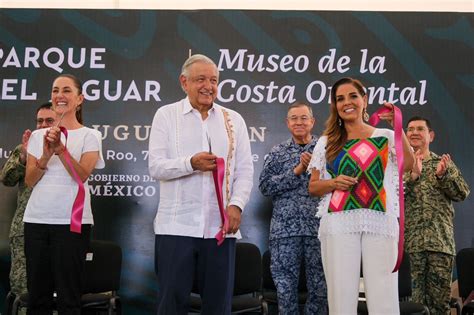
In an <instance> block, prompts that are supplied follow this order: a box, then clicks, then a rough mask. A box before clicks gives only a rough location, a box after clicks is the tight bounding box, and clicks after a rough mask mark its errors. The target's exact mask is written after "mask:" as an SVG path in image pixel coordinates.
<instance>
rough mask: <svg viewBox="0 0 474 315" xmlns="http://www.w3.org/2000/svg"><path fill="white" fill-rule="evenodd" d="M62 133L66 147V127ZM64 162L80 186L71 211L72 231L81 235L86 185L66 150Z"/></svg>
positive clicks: (62, 129)
mask: <svg viewBox="0 0 474 315" xmlns="http://www.w3.org/2000/svg"><path fill="white" fill-rule="evenodd" d="M59 129H60V130H61V132H62V133H63V134H64V136H65V137H66V142H65V144H64V146H66V144H67V129H66V128H64V127H62V126H61V127H59ZM64 160H65V161H66V164H67V166H68V168H69V170H70V171H71V173H72V175H73V178H74V180H75V181H76V183H77V185H78V186H79V189H78V191H77V195H76V199H75V200H74V203H73V205H72V211H71V227H70V231H71V232H75V233H79V234H80V233H81V227H82V212H83V210H84V200H85V198H86V193H85V190H84V183H83V182H82V180H81V178H80V177H79V175H78V174H77V172H76V170H75V169H74V167H73V166H72V162H71V157H70V155H69V152H68V151H67V150H64Z"/></svg>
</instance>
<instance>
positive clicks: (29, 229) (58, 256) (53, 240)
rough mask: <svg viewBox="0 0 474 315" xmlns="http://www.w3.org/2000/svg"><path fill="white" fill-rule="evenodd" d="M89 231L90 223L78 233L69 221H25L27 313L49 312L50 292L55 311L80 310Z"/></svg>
mask: <svg viewBox="0 0 474 315" xmlns="http://www.w3.org/2000/svg"><path fill="white" fill-rule="evenodd" d="M90 233H91V225H82V233H81V234H78V233H73V232H70V231H69V225H54V224H37V223H25V255H26V271H27V275H28V277H27V286H28V293H29V301H28V312H27V314H29V315H30V314H34V315H42V314H48V315H50V314H52V310H53V292H56V293H57V299H56V303H57V310H58V313H59V314H61V315H62V314H80V312H81V295H82V287H83V285H84V266H85V259H86V253H87V250H88V249H89V244H90Z"/></svg>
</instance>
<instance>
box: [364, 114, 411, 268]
mask: <svg viewBox="0 0 474 315" xmlns="http://www.w3.org/2000/svg"><path fill="white" fill-rule="evenodd" d="M391 111H392V110H391V109H389V108H387V107H385V106H381V107H380V108H379V109H378V110H377V111H376V112H375V113H374V114H372V116H371V117H370V119H369V124H371V125H372V126H374V127H375V126H376V125H377V124H378V123H379V122H380V118H379V116H378V115H379V114H383V113H388V112H391ZM393 113H394V117H393V118H394V119H393V129H394V132H395V153H396V155H397V166H398V202H399V205H400V220H399V224H398V225H399V236H398V237H399V238H398V256H397V262H396V264H395V268H394V269H393V271H392V272H397V271H398V269H399V268H400V264H401V263H402V259H403V243H404V239H405V236H404V227H405V214H404V208H405V201H404V200H405V199H404V193H403V159H404V158H403V142H402V135H403V125H402V124H403V118H402V112H401V111H400V109H399V108H398V107H396V106H393Z"/></svg>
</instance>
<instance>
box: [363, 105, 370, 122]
mask: <svg viewBox="0 0 474 315" xmlns="http://www.w3.org/2000/svg"><path fill="white" fill-rule="evenodd" d="M364 121H365V122H368V121H369V113H367V108H364Z"/></svg>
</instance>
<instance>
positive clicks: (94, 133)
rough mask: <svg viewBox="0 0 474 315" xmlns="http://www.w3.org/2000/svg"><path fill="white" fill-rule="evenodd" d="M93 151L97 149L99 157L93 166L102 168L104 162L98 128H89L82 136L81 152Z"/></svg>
mask: <svg viewBox="0 0 474 315" xmlns="http://www.w3.org/2000/svg"><path fill="white" fill-rule="evenodd" d="M95 151H99V159H98V160H97V163H96V165H95V168H96V169H101V168H104V167H105V162H104V156H103V155H102V134H101V133H100V131H98V130H95V129H90V130H88V132H87V133H86V135H85V137H84V148H83V150H82V152H83V153H85V152H95Z"/></svg>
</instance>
